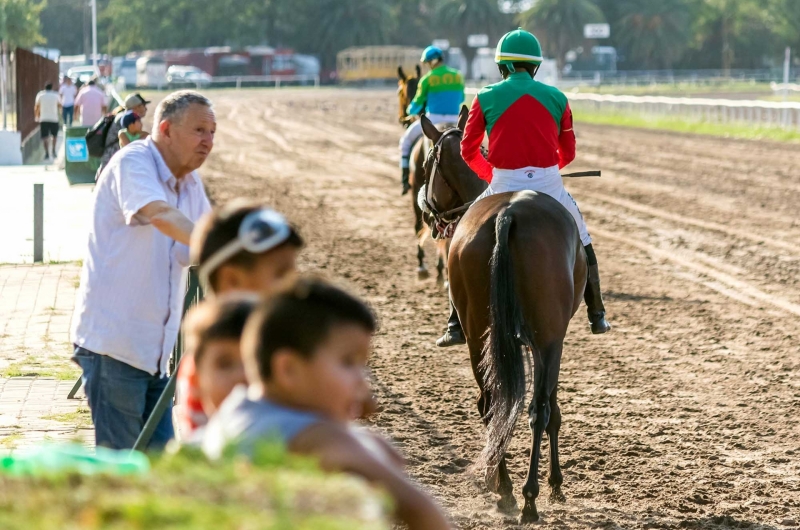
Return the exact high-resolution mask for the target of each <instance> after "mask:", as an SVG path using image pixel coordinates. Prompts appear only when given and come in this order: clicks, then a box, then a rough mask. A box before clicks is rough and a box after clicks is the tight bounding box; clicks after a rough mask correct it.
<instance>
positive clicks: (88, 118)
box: [75, 79, 108, 127]
mask: <svg viewBox="0 0 800 530" xmlns="http://www.w3.org/2000/svg"><path fill="white" fill-rule="evenodd" d="M75 106H76V107H78V115H79V116H80V119H81V125H83V126H84V127H91V126H92V125H94V124H95V123H97V122H98V121H99V120H100V118H102V117H103V115H104V114H105V113H106V112H108V105H107V101H106V95H105V94H104V93H103V91H102V90H100V89H99V88H97V85H96V84H95V80H94V79H92V80H90V81H89V83H88V84H87V85H86V86H85V87H83V88H82V89H81V91H80V92H78V97H76V98H75Z"/></svg>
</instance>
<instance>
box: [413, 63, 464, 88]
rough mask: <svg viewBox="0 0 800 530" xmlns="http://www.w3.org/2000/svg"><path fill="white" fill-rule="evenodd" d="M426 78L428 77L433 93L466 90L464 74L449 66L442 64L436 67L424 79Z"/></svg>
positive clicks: (429, 86)
mask: <svg viewBox="0 0 800 530" xmlns="http://www.w3.org/2000/svg"><path fill="white" fill-rule="evenodd" d="M425 78H427V85H428V90H430V92H431V93H436V92H449V91H455V90H461V91H463V90H464V76H463V75H461V72H459V71H458V70H456V69H455V68H451V67H449V66H445V65H442V66H439V67H437V68H434V69H433V70H431V71H430V72H428V73H427V74H425V77H423V78H422V79H423V80H425ZM420 82H421V81H420Z"/></svg>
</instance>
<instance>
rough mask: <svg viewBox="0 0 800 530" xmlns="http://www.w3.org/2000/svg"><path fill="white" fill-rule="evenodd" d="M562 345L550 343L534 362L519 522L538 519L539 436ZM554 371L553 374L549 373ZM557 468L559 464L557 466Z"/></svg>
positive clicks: (546, 419) (547, 420)
mask: <svg viewBox="0 0 800 530" xmlns="http://www.w3.org/2000/svg"><path fill="white" fill-rule="evenodd" d="M561 348H562V345H561V344H558V345H554V346H550V347H547V348H543V349H542V350H541V356H540V359H544V360H547V361H549V362H547V363H546V362H545V361H541V362H540V363H539V366H534V371H535V372H536V371H539V372H540V373H539V374H536V373H534V394H533V399H532V400H531V404H530V406H529V407H528V424H529V425H530V428H531V434H532V447H531V459H530V466H529V468H528V476H527V477H526V479H525V485H524V486H522V495H523V497H524V498H525V506H524V507H523V508H522V515H521V516H520V523H521V524H525V523H532V522H535V521H538V520H539V512H538V510H537V509H536V499H537V498H538V497H539V460H540V459H541V454H542V438H543V437H544V432H545V428H546V427H547V426H548V424H549V423H550V420H551V414H552V408H551V406H550V401H551V397H550V396H551V394H552V393H553V391H554V390H555V388H554V387H555V385H556V384H557V382H558V375H557V374H558V369H559V365H560V362H559V361H560V358H561ZM553 372H555V375H553ZM559 471H560V468H559Z"/></svg>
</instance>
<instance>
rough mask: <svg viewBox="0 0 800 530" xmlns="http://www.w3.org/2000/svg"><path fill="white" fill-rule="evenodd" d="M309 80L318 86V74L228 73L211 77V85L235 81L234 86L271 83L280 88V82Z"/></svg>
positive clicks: (305, 81) (307, 81) (306, 81)
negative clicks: (228, 74)
mask: <svg viewBox="0 0 800 530" xmlns="http://www.w3.org/2000/svg"><path fill="white" fill-rule="evenodd" d="M309 82H311V83H314V87H315V88H319V76H318V75H230V76H218V77H212V78H211V84H212V86H213V85H214V84H217V83H236V88H242V83H273V84H274V85H275V88H280V87H281V83H309Z"/></svg>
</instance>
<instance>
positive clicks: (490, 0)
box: [437, 0, 512, 69]
mask: <svg viewBox="0 0 800 530" xmlns="http://www.w3.org/2000/svg"><path fill="white" fill-rule="evenodd" d="M437 20H438V21H439V23H440V24H441V27H442V29H444V30H445V31H446V32H447V35H448V36H449V37H450V40H451V42H452V43H453V45H455V46H458V47H460V48H461V50H462V51H463V52H464V57H465V58H466V59H467V65H468V66H467V68H468V69H469V65H471V64H472V59H473V58H474V57H475V53H476V50H475V49H474V48H470V47H469V46H467V38H468V37H469V36H470V35H475V34H487V35H489V41H490V43H495V42H497V41H498V40H499V39H500V37H501V36H502V35H503V33H505V32H506V31H508V30H509V29H511V28H512V24H511V18H510V17H509V16H508V15H506V14H504V13H501V12H500V9H499V8H498V3H497V0H442V2H441V4H440V6H439V9H438V11H437Z"/></svg>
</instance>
